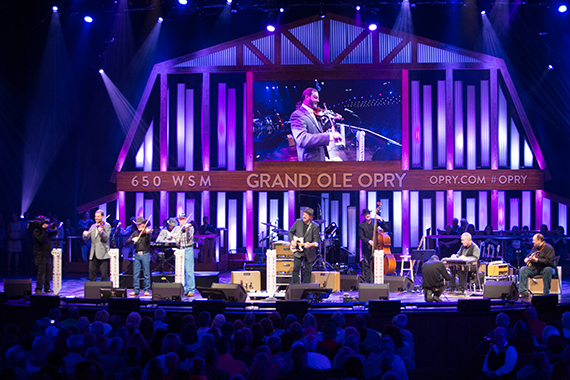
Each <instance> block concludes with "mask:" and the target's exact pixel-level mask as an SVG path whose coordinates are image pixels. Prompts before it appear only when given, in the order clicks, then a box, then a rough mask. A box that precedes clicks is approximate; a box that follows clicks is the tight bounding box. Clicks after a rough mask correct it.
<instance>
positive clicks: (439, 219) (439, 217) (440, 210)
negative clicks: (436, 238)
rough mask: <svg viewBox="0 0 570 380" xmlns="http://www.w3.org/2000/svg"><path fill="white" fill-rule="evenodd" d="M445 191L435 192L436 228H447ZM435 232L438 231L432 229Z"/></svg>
mask: <svg viewBox="0 0 570 380" xmlns="http://www.w3.org/2000/svg"><path fill="white" fill-rule="evenodd" d="M445 224H446V223H445V191H436V192H435V228H439V229H441V230H443V229H445ZM431 233H432V234H435V233H436V231H432V232H431Z"/></svg>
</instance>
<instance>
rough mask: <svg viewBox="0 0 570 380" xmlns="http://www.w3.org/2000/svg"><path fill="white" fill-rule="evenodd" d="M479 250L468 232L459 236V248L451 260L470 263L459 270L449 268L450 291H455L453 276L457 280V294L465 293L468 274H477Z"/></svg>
mask: <svg viewBox="0 0 570 380" xmlns="http://www.w3.org/2000/svg"><path fill="white" fill-rule="evenodd" d="M479 255H480V250H479V247H478V246H477V244H475V242H474V241H473V238H472V236H471V234H470V233H469V232H464V233H463V234H461V247H460V248H459V251H457V253H456V254H454V255H451V258H452V259H463V260H465V261H468V262H470V263H469V264H467V265H463V266H461V267H460V268H457V267H452V268H451V289H450V290H451V291H452V292H453V291H455V276H457V277H458V278H459V292H460V293H464V292H465V284H466V283H467V276H468V273H469V272H475V273H476V272H477V265H476V263H477V260H479Z"/></svg>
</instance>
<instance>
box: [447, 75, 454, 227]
mask: <svg viewBox="0 0 570 380" xmlns="http://www.w3.org/2000/svg"><path fill="white" fill-rule="evenodd" d="M445 94H446V99H447V103H446V105H445V110H446V112H445V125H446V133H445V144H446V151H447V167H446V169H447V170H453V168H454V165H455V163H454V157H453V155H454V151H453V144H454V141H455V140H454V135H453V70H452V69H447V70H445ZM447 218H448V219H449V216H448V217H447ZM452 219H453V218H452Z"/></svg>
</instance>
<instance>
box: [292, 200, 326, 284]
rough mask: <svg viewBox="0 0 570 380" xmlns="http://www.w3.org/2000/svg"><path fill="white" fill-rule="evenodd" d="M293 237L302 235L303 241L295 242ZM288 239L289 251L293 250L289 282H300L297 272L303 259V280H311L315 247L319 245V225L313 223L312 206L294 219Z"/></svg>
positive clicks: (305, 281)
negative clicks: (299, 217) (300, 217)
mask: <svg viewBox="0 0 570 380" xmlns="http://www.w3.org/2000/svg"><path fill="white" fill-rule="evenodd" d="M294 237H298V238H301V237H302V238H303V243H302V244H301V243H299V244H297V243H296V242H295V239H294ZM289 241H290V242H291V251H294V261H293V273H292V278H291V283H292V284H298V283H299V282H300V281H299V280H300V279H299V273H300V272H301V263H302V262H303V259H304V261H305V264H304V265H305V270H304V271H303V282H304V283H308V282H311V271H312V269H313V262H314V261H315V259H316V257H317V252H316V247H318V246H319V226H318V225H317V224H316V223H313V209H312V208H310V207H307V208H306V209H305V211H303V218H302V219H297V220H296V221H295V223H294V224H293V226H292V227H291V229H290V230H289Z"/></svg>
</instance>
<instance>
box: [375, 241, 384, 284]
mask: <svg viewBox="0 0 570 380" xmlns="http://www.w3.org/2000/svg"><path fill="white" fill-rule="evenodd" d="M374 283H375V284H383V283H384V251H382V250H378V249H377V250H375V251H374Z"/></svg>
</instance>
